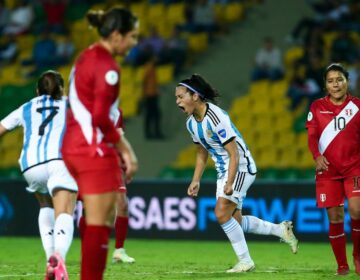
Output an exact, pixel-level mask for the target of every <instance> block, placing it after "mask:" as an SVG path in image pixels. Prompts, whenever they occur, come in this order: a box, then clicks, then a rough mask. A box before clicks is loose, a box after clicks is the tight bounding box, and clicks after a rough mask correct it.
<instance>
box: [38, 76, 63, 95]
mask: <svg viewBox="0 0 360 280" xmlns="http://www.w3.org/2000/svg"><path fill="white" fill-rule="evenodd" d="M63 89H64V79H63V77H62V76H61V74H60V73H59V72H56V71H53V70H49V71H46V72H44V73H42V74H41V76H40V78H39V80H38V81H37V90H38V94H39V96H40V95H50V96H51V97H52V98H53V99H55V100H59V99H61V97H62V96H63Z"/></svg>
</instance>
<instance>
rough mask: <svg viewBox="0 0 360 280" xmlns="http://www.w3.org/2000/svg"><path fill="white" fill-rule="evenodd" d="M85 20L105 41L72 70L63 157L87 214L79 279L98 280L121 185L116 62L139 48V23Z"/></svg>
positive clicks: (123, 14) (109, 14)
mask: <svg viewBox="0 0 360 280" xmlns="http://www.w3.org/2000/svg"><path fill="white" fill-rule="evenodd" d="M86 17H87V20H88V22H89V23H90V25H91V26H94V27H96V28H97V31H98V33H99V34H100V37H101V38H100V39H99V41H98V42H96V43H95V44H93V45H91V46H90V47H89V48H87V49H85V50H84V51H83V52H82V53H81V54H80V56H79V57H78V59H77V60H76V62H75V65H74V67H73V70H72V73H71V77H70V91H69V102H70V109H69V110H68V115H67V127H66V132H65V136H64V144H63V148H62V152H63V156H64V161H65V163H66V166H67V167H68V169H69V171H70V173H71V174H72V175H73V177H74V178H75V180H76V182H77V183H78V186H79V193H80V195H81V197H82V199H83V201H84V206H85V209H86V217H85V219H86V230H85V231H84V238H83V239H82V254H81V279H82V280H100V279H103V274H104V270H105V266H106V259H107V253H108V243H109V235H110V231H111V227H112V224H113V212H114V205H115V201H116V193H117V189H118V188H119V186H120V185H121V172H120V159H119V155H118V146H119V144H120V134H119V133H118V131H117V130H116V127H115V119H114V112H116V111H117V110H118V109H117V107H118V96H119V80H120V75H119V71H120V69H119V66H118V63H117V61H116V60H115V59H114V57H115V56H125V55H126V54H127V52H128V51H129V50H130V49H131V48H132V47H133V46H135V45H136V44H137V40H138V33H139V31H138V20H137V18H136V17H135V16H133V14H132V13H131V12H130V11H129V10H127V9H124V8H121V7H114V8H112V9H110V10H108V11H106V12H104V11H89V12H88V13H87V15H86Z"/></svg>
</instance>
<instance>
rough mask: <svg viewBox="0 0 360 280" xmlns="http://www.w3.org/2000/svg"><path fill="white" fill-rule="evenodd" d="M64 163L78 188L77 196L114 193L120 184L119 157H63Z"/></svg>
mask: <svg viewBox="0 0 360 280" xmlns="http://www.w3.org/2000/svg"><path fill="white" fill-rule="evenodd" d="M63 159H64V162H65V164H66V167H67V168H68V170H69V172H70V173H71V175H72V176H73V177H74V179H75V180H76V183H77V184H78V187H79V195H80V196H82V195H84V194H100V193H107V192H115V191H117V189H118V188H119V186H120V184H121V177H122V176H121V172H120V171H119V170H120V162H119V157H117V156H116V157H114V156H106V157H100V156H95V157H86V156H85V157H84V156H73V155H64V158H63Z"/></svg>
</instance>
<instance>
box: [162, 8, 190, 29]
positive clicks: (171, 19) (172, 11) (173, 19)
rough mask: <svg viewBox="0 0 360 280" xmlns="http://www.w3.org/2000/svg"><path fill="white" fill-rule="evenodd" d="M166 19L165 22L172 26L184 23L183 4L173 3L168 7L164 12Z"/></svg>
mask: <svg viewBox="0 0 360 280" xmlns="http://www.w3.org/2000/svg"><path fill="white" fill-rule="evenodd" d="M166 18H167V22H168V23H170V24H171V25H174V26H175V25H177V24H183V23H185V21H186V18H185V4H184V3H175V4H172V5H169V6H168V7H167V11H166Z"/></svg>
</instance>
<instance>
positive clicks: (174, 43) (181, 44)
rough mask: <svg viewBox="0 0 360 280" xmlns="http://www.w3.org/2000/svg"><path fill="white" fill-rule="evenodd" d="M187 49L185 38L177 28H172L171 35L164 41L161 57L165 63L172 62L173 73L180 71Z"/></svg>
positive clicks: (176, 73)
mask: <svg viewBox="0 0 360 280" xmlns="http://www.w3.org/2000/svg"><path fill="white" fill-rule="evenodd" d="M187 50H188V43H187V41H186V39H185V38H183V37H181V33H180V32H179V30H178V29H177V28H174V29H173V33H172V35H171V37H170V38H169V39H167V40H166V41H165V47H164V51H163V53H164V54H163V57H164V59H165V62H166V63H168V62H170V63H173V64H174V66H175V75H178V74H179V73H180V71H181V69H182V67H183V66H184V64H185V62H186V55H187Z"/></svg>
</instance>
